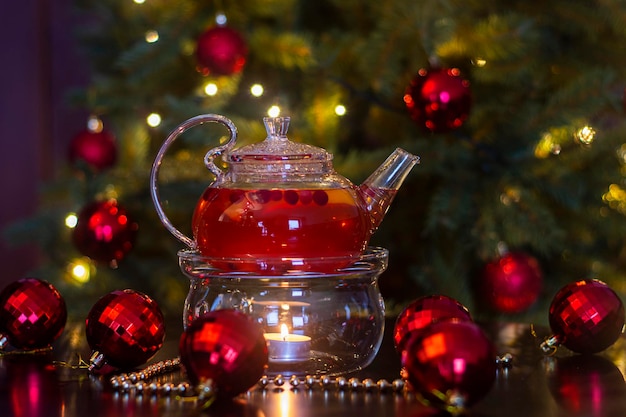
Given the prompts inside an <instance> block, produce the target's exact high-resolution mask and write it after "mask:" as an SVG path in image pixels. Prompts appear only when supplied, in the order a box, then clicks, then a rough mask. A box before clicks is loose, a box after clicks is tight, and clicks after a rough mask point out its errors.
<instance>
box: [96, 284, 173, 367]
mask: <svg viewBox="0 0 626 417" xmlns="http://www.w3.org/2000/svg"><path fill="white" fill-rule="evenodd" d="M86 334H87V343H88V344H89V347H90V348H91V349H92V350H93V351H94V352H98V353H100V354H101V355H102V356H103V359H104V362H105V363H106V364H108V365H110V366H112V367H115V368H121V369H131V368H134V367H136V366H139V365H142V364H144V363H146V362H147V361H148V360H149V359H150V358H151V357H153V356H154V355H155V354H156V353H157V352H158V351H159V349H161V347H162V346H163V340H164V339H165V323H164V319H163V313H161V309H160V308H159V306H158V304H157V303H156V301H154V300H153V299H152V298H150V297H148V296H147V295H145V294H142V293H140V292H138V291H135V290H130V289H127V290H117V291H113V292H110V293H109V294H107V295H105V296H104V297H102V298H100V299H99V300H98V301H97V302H96V303H95V304H94V305H93V307H92V308H91V310H90V311H89V314H88V315H87V320H86ZM98 366H101V364H98Z"/></svg>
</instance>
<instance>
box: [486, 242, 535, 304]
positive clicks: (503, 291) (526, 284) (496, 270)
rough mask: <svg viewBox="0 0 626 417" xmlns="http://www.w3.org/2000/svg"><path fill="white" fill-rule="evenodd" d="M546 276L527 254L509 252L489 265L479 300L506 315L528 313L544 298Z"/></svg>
mask: <svg viewBox="0 0 626 417" xmlns="http://www.w3.org/2000/svg"><path fill="white" fill-rule="evenodd" d="M542 287H543V273H542V272H541V268H540V266H539V262H538V261H537V259H535V258H534V257H532V256H530V255H527V254H526V253H523V252H509V253H506V254H505V255H503V256H502V257H500V258H498V259H496V260H494V261H492V262H489V263H488V264H487V265H485V268H484V270H483V273H482V276H481V277H480V282H479V297H480V298H481V300H482V301H483V302H484V303H485V304H486V305H487V306H488V307H490V308H491V309H492V310H496V311H499V312H502V313H521V312H523V311H526V310H527V309H528V308H529V307H530V306H531V305H533V303H534V302H535V301H537V298H538V297H539V295H540V294H541V290H542Z"/></svg>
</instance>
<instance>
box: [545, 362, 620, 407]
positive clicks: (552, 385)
mask: <svg viewBox="0 0 626 417" xmlns="http://www.w3.org/2000/svg"><path fill="white" fill-rule="evenodd" d="M548 369H549V372H548V389H549V390H550V393H551V394H552V396H553V397H554V399H555V400H556V402H557V403H558V404H559V405H560V406H561V407H562V408H563V409H564V410H565V411H566V414H563V415H567V416H569V417H588V416H610V415H622V414H623V411H622V412H619V411H618V410H617V409H616V408H615V399H616V398H622V399H623V398H626V384H625V383H624V376H623V375H622V373H621V372H620V370H619V369H618V368H617V366H615V365H614V364H613V363H612V362H611V361H609V360H608V359H606V358H603V357H602V356H600V355H574V356H568V357H563V358H557V359H555V360H554V366H550V367H549V368H548Z"/></svg>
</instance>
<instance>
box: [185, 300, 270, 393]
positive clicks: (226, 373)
mask: <svg viewBox="0 0 626 417" xmlns="http://www.w3.org/2000/svg"><path fill="white" fill-rule="evenodd" d="M180 360H181V363H182V364H183V366H184V367H185V371H186V372H187V376H188V378H189V380H190V382H191V384H193V385H196V386H197V385H199V384H211V388H212V389H214V390H215V395H216V397H217V398H225V399H227V398H233V397H235V396H236V395H238V394H241V393H243V392H245V391H247V390H248V389H250V387H252V386H253V385H254V384H256V383H257V382H258V380H259V378H261V377H262V376H263V372H264V370H265V368H266V366H267V362H268V351H267V343H266V341H265V337H264V336H263V329H262V328H261V327H260V326H259V325H258V324H257V323H256V322H254V321H252V319H251V318H250V317H249V316H247V315H245V314H243V313H240V312H237V311H235V310H215V311H212V312H209V313H207V314H205V315H202V316H200V317H198V318H197V319H195V320H194V321H193V322H191V324H190V325H189V327H188V328H187V329H186V330H185V331H184V332H183V334H182V336H181V338H180Z"/></svg>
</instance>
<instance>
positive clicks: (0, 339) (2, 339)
mask: <svg viewBox="0 0 626 417" xmlns="http://www.w3.org/2000/svg"><path fill="white" fill-rule="evenodd" d="M8 345H9V338H8V337H7V336H6V335H4V334H1V333H0V350H4V349H5V348H6V347H7V346H8Z"/></svg>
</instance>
